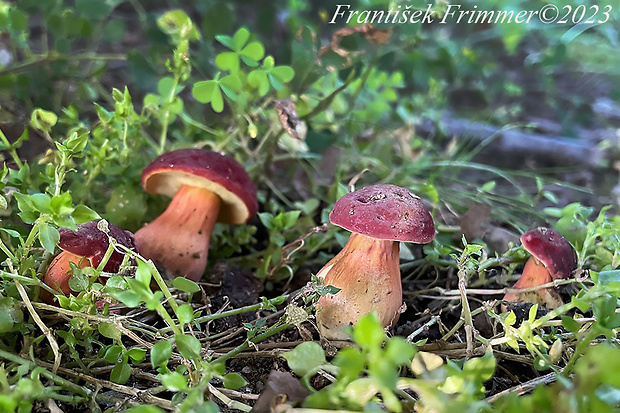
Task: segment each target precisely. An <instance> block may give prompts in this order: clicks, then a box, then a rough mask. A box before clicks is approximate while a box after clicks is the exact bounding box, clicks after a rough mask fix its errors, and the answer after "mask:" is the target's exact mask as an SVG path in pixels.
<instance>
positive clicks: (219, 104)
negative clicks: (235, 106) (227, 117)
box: [211, 87, 224, 113]
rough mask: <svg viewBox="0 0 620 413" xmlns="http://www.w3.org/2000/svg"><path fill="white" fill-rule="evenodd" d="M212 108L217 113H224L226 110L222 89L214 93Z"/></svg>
mask: <svg viewBox="0 0 620 413" xmlns="http://www.w3.org/2000/svg"><path fill="white" fill-rule="evenodd" d="M211 108H212V109H213V111H214V112H216V113H222V111H223V110H224V99H223V98H222V94H221V93H220V88H219V87H218V88H216V89H215V90H214V91H213V99H211Z"/></svg>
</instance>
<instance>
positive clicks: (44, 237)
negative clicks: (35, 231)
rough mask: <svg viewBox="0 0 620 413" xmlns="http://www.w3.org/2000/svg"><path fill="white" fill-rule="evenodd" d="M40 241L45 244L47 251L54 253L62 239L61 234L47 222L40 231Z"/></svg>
mask: <svg viewBox="0 0 620 413" xmlns="http://www.w3.org/2000/svg"><path fill="white" fill-rule="evenodd" d="M39 241H41V245H43V248H45V249H46V251H48V252H49V253H50V254H53V253H54V249H55V248H56V245H58V241H60V234H59V233H58V230H57V229H56V228H54V227H52V226H51V225H48V224H45V225H43V226H42V227H41V229H40V231H39Z"/></svg>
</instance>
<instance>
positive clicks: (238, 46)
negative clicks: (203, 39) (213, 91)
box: [215, 27, 265, 74]
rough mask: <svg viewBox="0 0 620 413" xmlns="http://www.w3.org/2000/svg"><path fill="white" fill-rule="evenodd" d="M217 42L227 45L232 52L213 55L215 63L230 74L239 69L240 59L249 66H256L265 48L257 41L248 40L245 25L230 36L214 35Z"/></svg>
mask: <svg viewBox="0 0 620 413" xmlns="http://www.w3.org/2000/svg"><path fill="white" fill-rule="evenodd" d="M215 38H216V39H217V41H218V42H220V43H221V44H223V45H224V46H226V47H228V48H229V49H230V50H232V52H223V53H220V54H218V55H217V56H216V57H215V64H216V65H217V66H218V67H219V68H220V69H222V70H228V71H229V72H230V73H231V74H235V73H237V72H238V71H239V66H240V61H241V60H242V61H243V63H245V64H246V65H248V66H250V67H257V66H258V62H259V61H260V60H261V59H262V58H263V56H264V55H265V48H264V47H263V45H262V44H261V43H260V42H258V41H252V42H249V43H248V41H249V40H250V32H249V31H248V29H246V28H245V27H242V28H240V29H239V30H237V32H236V33H235V34H234V35H233V36H232V37H230V36H226V35H218V36H215Z"/></svg>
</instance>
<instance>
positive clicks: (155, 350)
mask: <svg viewBox="0 0 620 413" xmlns="http://www.w3.org/2000/svg"><path fill="white" fill-rule="evenodd" d="M171 356H172V345H171V344H170V342H169V341H159V342H157V343H155V345H154V346H153V347H151V365H152V366H153V368H157V367H162V366H165V365H167V364H168V360H170V357H171Z"/></svg>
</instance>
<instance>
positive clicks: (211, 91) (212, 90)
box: [192, 73, 241, 113]
mask: <svg viewBox="0 0 620 413" xmlns="http://www.w3.org/2000/svg"><path fill="white" fill-rule="evenodd" d="M219 77H220V75H219V73H218V74H217V76H215V79H213V80H204V81H202V82H197V83H196V84H195V85H194V87H193V88H192V95H193V96H194V97H195V98H196V100H197V101H199V102H201V103H211V107H212V108H213V110H214V111H215V112H217V113H221V112H222V111H223V110H224V97H223V96H222V92H224V94H225V95H226V96H228V98H229V99H231V100H232V101H235V100H237V93H238V92H239V91H240V90H241V80H240V79H239V77H237V76H235V75H228V76H224V77H223V78H221V79H220V78H219Z"/></svg>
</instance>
